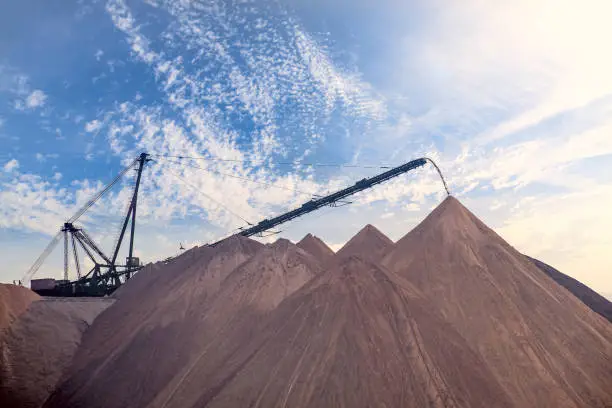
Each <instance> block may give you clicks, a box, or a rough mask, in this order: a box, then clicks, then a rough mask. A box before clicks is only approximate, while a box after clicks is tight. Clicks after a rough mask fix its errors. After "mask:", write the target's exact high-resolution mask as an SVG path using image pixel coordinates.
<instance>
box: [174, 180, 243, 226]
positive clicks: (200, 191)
mask: <svg viewBox="0 0 612 408" xmlns="http://www.w3.org/2000/svg"><path fill="white" fill-rule="evenodd" d="M166 170H168V171H169V172H170V173H171V174H172V175H174V176H175V177H176V178H178V179H179V180H180V181H181V182H183V183H184V184H185V185H187V186H188V187H191V188H192V189H194V190H195V191H197V192H198V193H200V194H202V195H203V196H205V197H206V198H207V199H209V200H210V201H212V202H214V203H215V204H217V205H218V206H219V207H221V208H223V209H224V210H225V211H227V212H228V213H230V214H232V215H233V216H235V217H237V218H240V219H241V220H242V221H244V222H245V223H247V224H249V225H253V223H251V222H249V221H247V220H246V219H245V218H244V217H242V216H240V215H239V214H238V213H236V212H234V211H232V210H231V209H229V208H228V207H227V206H226V205H224V204H223V203H221V202H219V201H217V200H215V199H214V198H212V197H211V196H209V195H208V194H206V193H205V192H204V191H202V190H201V189H200V188H199V187H196V186H195V185H193V184H191V183H189V182H188V181H187V180H185V179H184V178H183V176H181V175H180V174H178V173H176V172H174V171H173V170H171V169H169V168H167V169H166Z"/></svg>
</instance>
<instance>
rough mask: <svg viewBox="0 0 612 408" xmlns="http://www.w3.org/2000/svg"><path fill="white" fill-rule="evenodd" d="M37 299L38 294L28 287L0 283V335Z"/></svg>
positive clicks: (38, 297)
mask: <svg viewBox="0 0 612 408" xmlns="http://www.w3.org/2000/svg"><path fill="white" fill-rule="evenodd" d="M38 299H40V296H38V295H37V294H36V293H34V292H32V291H31V290H30V289H28V288H25V287H23V286H17V285H7V284H4V283H0V337H1V336H2V331H3V330H4V329H6V328H7V327H9V326H10V325H11V323H12V322H13V321H14V320H15V319H16V318H17V317H18V316H19V315H20V314H22V313H23V312H25V310H26V309H27V308H28V306H30V303H32V302H34V301H36V300H38Z"/></svg>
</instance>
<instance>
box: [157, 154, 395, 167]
mask: <svg viewBox="0 0 612 408" xmlns="http://www.w3.org/2000/svg"><path fill="white" fill-rule="evenodd" d="M151 156H152V157H159V158H174V159H180V160H182V159H188V160H206V161H220V162H229V163H251V164H257V163H258V162H257V161H255V160H241V159H222V158H217V157H201V156H174V155H168V154H152V155H151ZM274 164H275V165H281V166H300V165H301V166H306V167H346V168H362V169H392V168H393V166H390V165H386V164H344V163H308V162H300V161H293V162H274Z"/></svg>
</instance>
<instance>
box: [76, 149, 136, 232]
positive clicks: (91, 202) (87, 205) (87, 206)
mask: <svg viewBox="0 0 612 408" xmlns="http://www.w3.org/2000/svg"><path fill="white" fill-rule="evenodd" d="M137 162H138V159H135V160H134V161H133V162H132V163H130V164H129V166H127V167H126V168H124V169H123V170H121V172H120V173H119V174H118V175H117V176H116V177H115V178H114V179H113V180H112V181H111V182H110V183H109V184H107V185H106V187H104V188H103V189H102V190H100V191H99V192H98V193H97V194H96V195H95V196H93V197H92V198H91V199H90V200H89V201H87V202H86V203H85V205H84V206H83V207H81V208H80V209H79V210H78V211H77V212H76V213H75V214H74V215H73V216H72V217H70V218H69V219H68V221H66V222H68V223H74V222H75V221H76V220H78V219H79V218H80V217H81V216H82V215H83V214H85V212H86V211H87V210H89V209H90V208H91V206H92V205H94V204H95V203H96V202H97V201H98V200H99V199H100V198H101V197H102V196H103V195H104V194H106V193H107V192H108V191H109V190H110V189H111V188H112V187H113V186H114V185H115V184H117V182H118V181H119V180H121V177H123V175H124V174H125V173H127V172H128V170H130V169H131V168H132V167H134V165H135V164H136V163H137Z"/></svg>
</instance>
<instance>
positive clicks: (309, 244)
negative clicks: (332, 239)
mask: <svg viewBox="0 0 612 408" xmlns="http://www.w3.org/2000/svg"><path fill="white" fill-rule="evenodd" d="M297 246H298V247H300V248H302V249H303V250H304V251H306V252H308V253H310V254H311V255H313V256H314V257H315V258H317V259H319V260H320V261H322V262H325V261H327V260H329V259H330V258H331V257H333V256H334V251H332V250H331V248H330V247H328V246H327V244H326V243H325V242H323V241H322V240H321V239H320V238H319V237H315V236H314V235H312V234H306V236H305V237H304V238H302V239H301V240H300V242H298V243H297Z"/></svg>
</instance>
